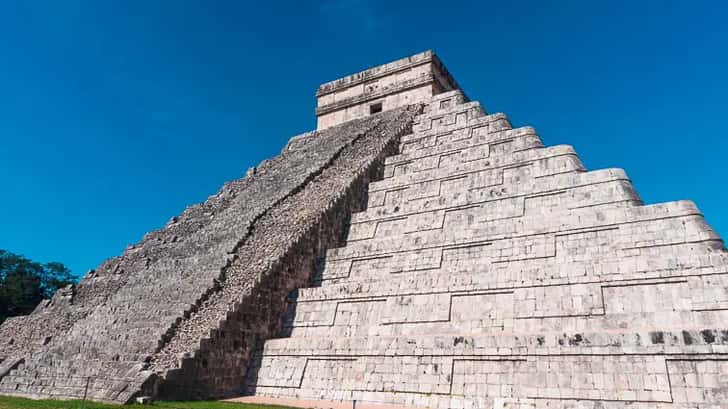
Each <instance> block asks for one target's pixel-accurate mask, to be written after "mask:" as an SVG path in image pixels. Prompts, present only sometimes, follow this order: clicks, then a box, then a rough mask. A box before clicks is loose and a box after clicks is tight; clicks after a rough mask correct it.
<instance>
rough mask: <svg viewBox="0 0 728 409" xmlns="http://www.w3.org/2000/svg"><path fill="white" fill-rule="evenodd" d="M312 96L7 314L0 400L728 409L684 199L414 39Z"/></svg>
mask: <svg viewBox="0 0 728 409" xmlns="http://www.w3.org/2000/svg"><path fill="white" fill-rule="evenodd" d="M317 97H318V108H317V110H316V113H317V116H318V129H317V130H316V131H313V132H309V133H305V134H303V135H299V136H296V137H294V138H291V140H290V142H289V143H288V144H287V146H286V147H285V148H284V149H283V151H282V152H281V154H280V155H279V156H277V157H275V158H273V159H270V160H266V161H264V162H263V163H261V164H260V165H259V166H257V167H255V168H251V170H250V171H249V172H248V174H247V175H246V176H245V177H244V178H242V179H238V180H235V181H233V182H230V183H226V184H225V185H223V187H222V188H221V189H220V191H219V192H218V193H216V194H215V195H213V196H210V197H209V198H208V199H207V200H206V201H205V202H204V203H202V204H199V205H195V206H192V207H190V208H188V209H187V210H185V211H184V213H182V214H181V215H180V216H178V217H174V218H172V219H171V220H170V221H169V222H168V223H167V225H166V226H165V227H164V228H162V229H160V230H157V231H154V232H152V233H149V234H147V235H146V236H145V237H144V238H143V239H142V240H141V241H140V242H139V243H137V244H135V245H132V246H129V247H128V248H127V249H126V251H124V253H123V254H122V255H120V256H119V257H116V258H112V259H109V260H108V261H106V262H104V263H103V264H102V265H101V266H99V267H98V268H97V269H95V270H93V271H91V272H89V273H88V274H87V275H86V276H85V277H84V278H83V280H82V281H81V282H80V283H79V284H78V285H77V286H75V287H73V288H66V289H63V290H61V291H59V292H58V293H57V294H56V295H55V296H54V297H53V299H52V300H48V301H44V302H43V303H41V305H39V306H38V307H37V308H36V310H35V311H34V312H33V313H32V314H30V315H28V316H25V317H16V318H12V319H9V320H8V321H7V322H5V323H4V324H3V325H2V327H0V394H5V395H16V396H26V397H34V398H37V397H55V398H75V397H80V396H82V395H83V394H84V391H85V390H86V388H87V385H88V396H89V398H91V399H94V400H99V401H107V402H118V403H126V402H131V401H134V399H135V398H137V397H141V396H152V397H154V398H158V399H177V398H185V399H197V398H200V399H201V398H221V397H233V396H241V395H253V396H256V397H262V398H267V399H270V401H275V399H281V398H294V399H301V400H319V401H325V400H329V401H341V400H343V401H354V400H357V401H359V402H367V403H382V404H392V405H400V406H407V407H426V408H443V409H445V408H487V409H491V408H499V409H504V408H518V409H526V408H528V409H541V408H589V409H596V408H634V409H648V408H650V409H653V408H658V409H659V408H662V409H668V408H669V409H687V408H700V409H707V408H728V252H727V251H726V249H725V248H724V245H723V242H722V240H721V239H720V237H718V236H717V235H716V233H715V232H714V231H713V230H712V229H711V228H710V227H709V226H708V224H707V223H706V222H705V220H704V219H703V216H702V215H701V213H700V212H699V211H698V209H697V208H696V206H695V205H694V204H693V203H692V202H689V201H678V202H670V203H661V204H652V205H644V204H643V203H642V202H641V201H640V198H639V196H638V195H637V193H636V192H635V190H634V188H633V187H632V184H631V182H630V180H629V179H628V177H627V175H626V174H625V172H624V171H623V170H621V169H602V170H592V171H588V170H586V169H585V168H584V166H583V165H582V163H581V162H580V160H579V157H578V156H577V154H576V152H575V151H574V149H573V148H572V147H570V146H568V145H558V146H550V147H545V146H543V144H542V143H541V140H540V138H539V136H538V135H537V134H536V132H535V130H534V129H533V128H531V127H521V128H512V126H511V124H510V123H509V121H508V119H507V118H506V116H505V115H503V114H500V113H496V114H488V113H486V112H485V110H484V108H483V107H482V106H481V105H480V104H479V103H478V102H474V101H470V100H469V99H468V98H467V97H466V95H465V94H464V92H463V91H462V90H461V89H459V87H458V85H457V83H456V82H455V80H454V79H453V78H452V76H451V75H450V74H449V73H448V71H447V70H446V69H445V68H444V66H443V65H442V63H441V62H440V60H439V59H438V58H437V57H436V56H435V55H434V54H433V53H432V52H429V51H428V52H424V53H420V54H417V55H414V56H411V57H408V58H405V59H401V60H398V61H395V62H392V63H389V64H385V65H381V66H378V67H375V68H371V69H368V70H366V71H363V72H360V73H358V74H354V75H350V76H347V77H344V78H341V79H339V80H336V81H333V82H329V83H326V84H323V85H321V86H320V87H319V89H318V92H317ZM322 407H325V406H322Z"/></svg>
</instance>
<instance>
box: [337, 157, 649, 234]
mask: <svg viewBox="0 0 728 409" xmlns="http://www.w3.org/2000/svg"><path fill="white" fill-rule="evenodd" d="M485 193H487V194H485ZM491 193H492V194H491ZM625 202H629V203H632V204H635V205H636V204H640V203H641V202H640V199H639V197H638V196H637V194H636V192H635V191H634V189H633V187H632V184H631V182H630V181H629V179H627V177H626V175H624V172H623V171H621V170H620V169H605V170H601V171H593V172H580V173H571V174H559V175H553V176H549V177H543V178H538V179H535V178H530V179H525V180H523V181H522V183H517V184H514V185H512V186H509V188H508V189H506V190H505V191H504V190H500V189H496V188H494V189H493V190H491V191H484V190H476V191H468V192H467V193H465V194H463V193H462V192H458V191H455V192H452V193H450V194H447V195H442V196H441V197H438V198H437V199H434V198H433V199H428V200H419V201H414V202H406V203H399V204H385V205H383V206H380V207H375V208H370V209H367V210H366V211H364V212H361V213H356V214H354V215H352V220H351V229H350V233H349V237H348V241H353V240H361V239H365V238H371V237H374V234H375V233H376V230H377V227H379V225H380V224H381V223H387V224H391V222H392V221H396V220H399V221H400V222H401V223H400V224H408V223H413V222H414V221H417V220H419V219H420V218H424V219H425V220H426V219H429V218H433V220H432V222H431V223H433V224H438V223H437V221H438V220H439V221H440V223H439V225H440V227H441V228H442V227H444V225H443V218H444V217H445V215H446V214H448V215H449V216H450V217H451V218H452V217H453V216H454V215H455V213H462V214H465V213H468V214H472V215H473V216H474V217H475V219H474V220H473V221H471V223H474V222H475V220H478V222H487V221H495V220H500V219H513V218H529V217H532V216H539V217H544V216H547V215H548V216H551V217H561V216H564V215H568V214H569V213H571V212H572V211H576V210H580V209H584V210H585V212H588V211H589V210H587V209H590V210H591V212H592V213H596V212H599V211H603V210H606V209H605V207H604V206H606V205H609V204H615V205H616V206H620V207H621V206H622V205H623V204H624V203H625ZM434 219H437V220H434ZM528 221H531V220H530V219H528ZM550 221H553V222H555V220H551V219H550ZM407 231H410V232H411V231H415V230H407Z"/></svg>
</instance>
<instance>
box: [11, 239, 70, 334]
mask: <svg viewBox="0 0 728 409" xmlns="http://www.w3.org/2000/svg"><path fill="white" fill-rule="evenodd" d="M74 282H75V279H74V277H73V276H72V275H71V270H69V269H68V267H66V266H64V265H63V264H61V263H58V262H50V263H39V262H36V261H33V260H29V259H27V258H25V257H23V256H21V255H19V254H14V253H11V252H9V251H7V250H2V249H0V323H2V322H3V321H5V319H6V318H7V317H12V316H15V315H24V314H28V313H30V312H31V311H33V309H34V308H35V307H36V306H37V305H38V303H39V302H40V301H41V300H43V299H44V298H50V297H52V296H53V293H54V292H55V291H56V290H57V289H59V288H61V287H65V286H66V285H68V284H72V283H74Z"/></svg>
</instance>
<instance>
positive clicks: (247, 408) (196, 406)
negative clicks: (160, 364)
mask: <svg viewBox="0 0 728 409" xmlns="http://www.w3.org/2000/svg"><path fill="white" fill-rule="evenodd" d="M85 407H86V409H126V408H134V409H142V408H145V409H155V408H158V409H291V408H286V407H283V406H267V405H249V404H244V403H228V402H215V401H208V402H154V403H152V404H150V405H128V406H119V405H107V404H103V403H96V402H86V406H85ZM80 408H81V401H79V400H31V399H23V398H14V397H9V396H0V409H80Z"/></svg>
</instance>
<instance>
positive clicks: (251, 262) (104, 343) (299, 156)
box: [0, 106, 418, 403]
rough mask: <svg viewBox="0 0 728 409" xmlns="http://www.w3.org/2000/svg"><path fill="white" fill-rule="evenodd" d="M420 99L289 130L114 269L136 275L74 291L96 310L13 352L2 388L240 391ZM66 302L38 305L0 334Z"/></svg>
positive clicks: (119, 393) (69, 394)
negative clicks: (253, 357) (257, 162)
mask: <svg viewBox="0 0 728 409" xmlns="http://www.w3.org/2000/svg"><path fill="white" fill-rule="evenodd" d="M417 109H418V108H417V107H416V106H408V107H403V108H400V109H396V110H390V111H387V112H383V113H381V114H379V115H375V116H371V117H367V118H362V119H359V120H355V121H349V122H347V123H345V124H342V125H339V126H334V127H331V128H329V129H327V130H324V131H321V132H316V133H310V134H307V135H303V136H301V137H296V138H293V139H292V140H291V142H290V143H289V145H288V146H287V147H286V148H285V150H284V152H282V154H281V155H279V156H278V157H276V158H273V159H271V160H269V161H266V162H264V163H263V164H261V166H259V167H258V168H257V169H256V170H255V171H253V172H251V174H250V175H249V176H248V177H246V178H243V179H239V180H236V181H234V182H231V183H228V184H226V185H225V186H223V188H222V190H221V191H220V192H218V193H217V194H216V195H213V196H211V197H210V198H208V200H207V201H206V202H204V203H202V204H200V205H197V206H194V207H191V208H190V209H188V210H186V211H185V213H183V214H182V215H181V216H179V217H175V218H173V219H172V220H171V221H170V222H169V224H168V225H167V226H165V227H164V228H163V229H161V230H159V231H156V232H153V233H150V234H148V235H147V236H146V237H145V238H144V240H142V242H141V243H139V244H137V245H134V246H131V247H130V248H129V249H127V251H126V252H125V253H124V255H122V257H120V258H119V259H120V260H129V262H124V261H122V262H120V263H119V264H118V265H117V268H115V269H114V271H113V274H115V275H117V276H118V275H126V276H127V277H125V279H123V280H116V281H118V282H119V284H118V286H115V288H114V289H113V292H110V291H104V295H105V297H104V298H98V297H97V298H88V299H89V300H91V301H93V302H92V303H91V304H90V305H83V304H84V300H85V299H84V298H76V299H74V300H72V301H69V302H70V304H71V306H73V305H74V303H80V304H81V305H80V306H78V305H77V306H75V307H74V308H76V307H78V308H81V307H82V310H83V311H84V312H85V311H88V313H87V314H86V313H85V314H84V315H80V314H77V315H78V319H76V320H75V321H74V322H73V323H72V324H71V325H70V328H63V329H62V330H59V331H58V333H57V334H54V336H53V337H52V338H51V339H50V340H49V342H48V343H44V344H43V345H40V346H38V347H37V348H34V349H17V350H16V349H13V350H12V351H11V353H9V354H8V355H7V357H8V359H7V360H6V361H3V362H2V363H0V365H2V366H0V394H2V395H16V396H25V397H32V398H48V397H51V398H81V397H83V396H85V395H86V396H87V397H88V398H89V399H91V400H97V401H105V402H116V403H125V402H130V401H132V400H133V399H134V397H135V396H139V395H153V396H164V397H167V398H175V399H179V398H214V397H225V396H234V395H237V394H239V393H240V391H241V390H242V387H243V380H244V375H245V370H246V365H247V360H248V356H249V350H251V349H252V348H253V347H254V345H255V342H257V340H259V339H263V338H266V337H268V336H269V334H270V333H275V332H277V331H278V329H279V328H280V317H281V315H282V312H283V311H284V310H285V308H286V302H285V298H286V296H287V294H288V293H289V292H290V291H291V290H293V289H295V288H297V287H300V286H305V285H309V283H310V275H311V271H312V270H313V265H314V260H315V259H316V257H319V256H320V255H321V254H322V252H323V250H324V249H325V248H326V247H330V246H334V245H339V244H340V242H341V238H342V233H341V229H343V228H344V227H345V226H346V222H347V220H348V217H349V215H350V214H351V212H352V211H354V210H358V209H361V208H362V207H363V205H364V204H365V203H366V189H365V188H366V186H367V184H368V183H369V181H370V180H373V179H374V178H376V177H379V176H381V175H380V173H381V169H382V167H383V160H384V157H385V156H387V155H389V154H391V151H393V150H394V149H395V148H396V142H397V140H398V138H399V137H400V136H401V135H402V134H405V133H408V132H410V130H411V125H412V118H413V117H414V115H415V113H416V112H417ZM106 273H108V272H106V271H104V274H98V275H97V274H96V273H95V272H92V273H90V274H89V275H87V276H86V277H85V278H84V280H83V282H82V283H81V285H80V287H81V288H82V289H84V292H82V293H81V294H85V293H86V292H90V293H93V291H92V290H93V287H94V286H99V287H103V286H104V284H103V283H104V282H105V280H106V281H108V278H109V277H108V276H106V275H105V274H106ZM114 277H116V276H114ZM117 278H118V277H117ZM116 281H115V282H116ZM89 289H90V290H89ZM87 290H88V291H87ZM107 293H108V295H107ZM96 301H99V302H98V304H97V303H96ZM65 314H66V310H59V311H54V313H53V314H47V315H46V316H40V315H33V314H31V316H29V317H28V318H27V320H26V319H24V318H18V319H15V320H14V321H13V328H10V329H8V328H5V326H4V327H3V329H2V331H0V333H3V332H9V333H18V331H13V330H14V329H16V328H22V326H23V321H27V322H31V323H32V322H35V321H39V322H40V324H43V325H46V324H53V323H54V322H57V321H59V320H61V318H63V316H65ZM40 324H39V325H38V327H40ZM48 326H52V325H48ZM38 335H39V334H36V335H35V336H36V337H37V336H38ZM28 337H29V338H33V336H28ZM0 346H3V345H0ZM2 352H3V351H2V350H0V357H3V358H5V357H4V356H3V354H2Z"/></svg>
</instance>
